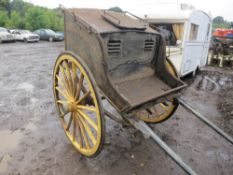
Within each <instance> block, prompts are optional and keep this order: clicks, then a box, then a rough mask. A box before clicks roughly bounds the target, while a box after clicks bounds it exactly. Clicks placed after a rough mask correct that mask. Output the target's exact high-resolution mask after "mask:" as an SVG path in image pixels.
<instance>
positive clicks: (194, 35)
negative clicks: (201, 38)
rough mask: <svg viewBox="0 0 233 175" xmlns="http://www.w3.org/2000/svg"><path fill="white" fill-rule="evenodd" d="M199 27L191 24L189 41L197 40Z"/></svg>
mask: <svg viewBox="0 0 233 175" xmlns="http://www.w3.org/2000/svg"><path fill="white" fill-rule="evenodd" d="M198 28H199V26H198V25H196V24H191V30H190V34H189V40H196V39H197V33H198Z"/></svg>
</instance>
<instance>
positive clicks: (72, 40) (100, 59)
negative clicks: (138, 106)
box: [64, 12, 128, 110]
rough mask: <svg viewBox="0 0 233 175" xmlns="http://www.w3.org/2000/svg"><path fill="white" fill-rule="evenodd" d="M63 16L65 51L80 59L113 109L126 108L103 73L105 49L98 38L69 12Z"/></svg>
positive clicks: (125, 102) (124, 102)
mask: <svg viewBox="0 0 233 175" xmlns="http://www.w3.org/2000/svg"><path fill="white" fill-rule="evenodd" d="M64 15H65V33H66V38H65V45H66V50H67V51H71V52H73V53H75V54H77V55H78V56H79V57H81V59H82V60H83V61H84V62H85V63H86V64H87V66H88V68H89V70H90V71H91V73H92V75H93V76H94V78H95V81H96V83H97V85H98V87H99V88H100V89H101V90H102V92H104V93H105V95H106V96H107V97H108V98H109V99H110V100H111V101H112V102H113V104H115V107H116V108H117V109H118V110H122V109H123V108H125V107H127V106H128V103H127V101H126V100H124V99H123V98H122V97H121V96H119V94H118V93H117V91H116V90H115V88H114V87H113V86H112V84H111V82H110V81H109V79H108V75H107V74H106V72H105V69H106V68H107V65H106V64H105V61H104V56H105V54H104V52H106V49H105V48H104V45H103V44H102V39H101V38H100V36H99V35H98V34H96V33H94V32H92V31H91V29H90V28H88V27H87V26H84V25H83V24H82V23H80V22H79V21H78V20H76V19H75V18H74V16H72V14H70V13H69V12H64ZM116 97H117V98H116Z"/></svg>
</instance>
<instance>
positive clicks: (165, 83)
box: [64, 9, 186, 113]
mask: <svg viewBox="0 0 233 175" xmlns="http://www.w3.org/2000/svg"><path fill="white" fill-rule="evenodd" d="M64 14H65V47H66V50H67V51H71V52H73V53H74V54H77V55H78V56H80V58H82V60H83V61H84V62H85V63H86V65H87V66H88V67H89V70H90V71H91V73H92V75H93V77H94V79H95V81H96V83H97V85H98V88H99V89H100V91H101V93H102V94H103V95H104V96H105V97H106V98H107V99H108V100H109V101H110V102H111V104H112V105H113V106H114V107H115V108H116V109H117V110H118V111H119V112H121V113H122V112H123V113H130V112H132V111H133V110H135V109H140V108H143V107H145V106H148V105H151V104H156V103H159V102H162V101H163V99H165V98H168V97H172V98H173V97H175V96H177V94H178V92H180V90H181V89H183V88H184V87H185V86H186V85H185V84H184V83H183V82H182V81H181V80H179V79H178V78H176V77H174V76H172V75H171V74H170V73H169V72H168V70H167V69H166V66H165V61H166V54H165V42H164V39H163V38H162V36H161V35H160V33H158V32H157V31H155V30H153V29H151V28H150V27H149V26H148V24H146V23H145V22H144V21H142V20H139V19H136V18H135V17H134V16H132V15H129V14H127V13H117V12H110V11H105V10H99V9H66V10H64Z"/></svg>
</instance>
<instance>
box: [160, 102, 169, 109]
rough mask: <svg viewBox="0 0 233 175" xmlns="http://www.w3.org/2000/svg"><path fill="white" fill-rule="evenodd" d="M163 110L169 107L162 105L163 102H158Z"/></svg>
mask: <svg viewBox="0 0 233 175" xmlns="http://www.w3.org/2000/svg"><path fill="white" fill-rule="evenodd" d="M159 105H160V106H161V107H162V108H163V109H164V110H167V109H168V108H169V106H166V105H164V104H163V103H160V104H159Z"/></svg>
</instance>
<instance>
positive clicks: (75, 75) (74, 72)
mask: <svg viewBox="0 0 233 175" xmlns="http://www.w3.org/2000/svg"><path fill="white" fill-rule="evenodd" d="M71 67H72V77H73V90H74V92H73V93H74V96H75V94H76V90H77V89H76V88H75V84H76V82H77V67H76V65H75V64H74V63H73V62H72V63H71Z"/></svg>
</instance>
